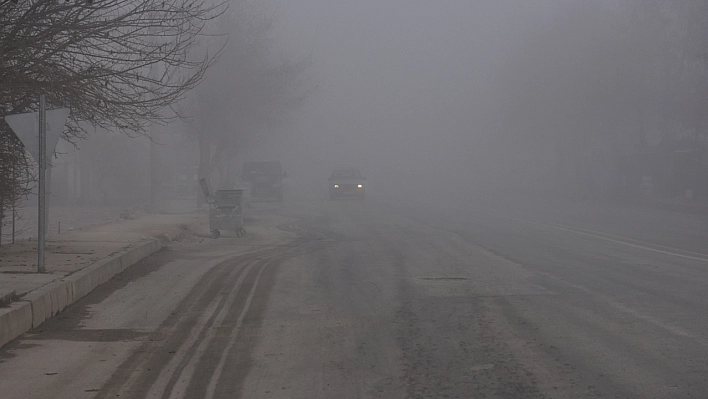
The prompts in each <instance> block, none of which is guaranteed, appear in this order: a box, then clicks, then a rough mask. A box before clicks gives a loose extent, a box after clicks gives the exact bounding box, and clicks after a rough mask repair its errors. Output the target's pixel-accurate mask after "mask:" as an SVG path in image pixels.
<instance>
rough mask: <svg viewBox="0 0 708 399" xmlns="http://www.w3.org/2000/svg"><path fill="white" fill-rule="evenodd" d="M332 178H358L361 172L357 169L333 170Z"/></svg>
mask: <svg viewBox="0 0 708 399" xmlns="http://www.w3.org/2000/svg"><path fill="white" fill-rule="evenodd" d="M332 178H333V179H359V178H361V172H359V171H358V170H335V171H334V172H332Z"/></svg>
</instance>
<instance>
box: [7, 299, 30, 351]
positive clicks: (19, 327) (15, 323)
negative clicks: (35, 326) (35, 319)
mask: <svg viewBox="0 0 708 399" xmlns="http://www.w3.org/2000/svg"><path fill="white" fill-rule="evenodd" d="M30 328H32V305H31V304H30V303H29V302H27V301H20V302H14V303H12V304H10V306H8V307H7V308H3V309H0V346H3V345H5V344H6V343H8V342H10V341H12V340H13V339H15V338H17V337H19V336H20V335H21V334H23V333H25V332H26V331H29V329H30Z"/></svg>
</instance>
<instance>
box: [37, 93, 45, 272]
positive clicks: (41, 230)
mask: <svg viewBox="0 0 708 399" xmlns="http://www.w3.org/2000/svg"><path fill="white" fill-rule="evenodd" d="M46 169H47V114H46V97H45V95H44V94H40V95H39V204H38V205H39V215H38V216H39V223H38V225H37V233H38V234H37V236H38V238H37V272H39V273H44V272H45V271H46V270H45V268H44V239H45V238H46V234H47V230H46V229H45V223H46V220H45V218H46V217H47V214H46V212H45V209H44V206H45V198H44V197H45V195H46V191H47V187H46V186H47V182H46V181H45V180H46V172H47V170H46Z"/></svg>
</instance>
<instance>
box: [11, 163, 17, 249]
mask: <svg viewBox="0 0 708 399" xmlns="http://www.w3.org/2000/svg"><path fill="white" fill-rule="evenodd" d="M16 175H17V170H16V169H15V162H12V178H13V179H14V178H15V176H16ZM15 190H16V187H15V185H14V184H13V185H12V243H13V244H14V243H15V203H16V202H17V192H16V191H15Z"/></svg>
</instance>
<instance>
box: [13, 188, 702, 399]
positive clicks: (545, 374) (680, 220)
mask: <svg viewBox="0 0 708 399" xmlns="http://www.w3.org/2000/svg"><path fill="white" fill-rule="evenodd" d="M248 225H249V227H248V231H249V235H248V236H247V237H245V238H241V239H237V238H235V237H231V236H228V235H225V236H222V238H220V239H218V240H209V239H205V238H203V237H202V236H201V235H200V233H205V232H206V230H205V231H204V232H195V234H194V235H192V236H187V237H186V238H185V239H184V240H183V241H182V242H180V243H177V244H175V245H173V246H171V247H170V248H169V249H167V250H164V251H162V252H160V253H158V254H155V255H153V256H151V257H149V258H147V259H146V260H144V261H143V262H141V263H139V264H137V265H135V266H133V267H131V268H129V269H128V270H126V271H125V272H124V273H122V274H121V275H119V276H118V277H117V278H115V279H113V280H112V281H111V282H109V283H107V284H106V285H104V286H102V287H100V288H99V289H97V290H96V291H94V292H93V293H92V294H91V295H89V296H88V297H86V298H84V299H83V300H82V301H80V302H78V303H77V304H75V305H74V306H72V307H71V308H69V309H68V310H66V311H65V312H63V313H61V314H60V315H59V316H57V317H55V318H54V319H52V320H51V321H49V322H47V323H45V324H44V325H43V326H41V328H40V329H38V330H35V331H32V332H31V333H29V334H26V335H25V336H23V337H22V338H20V339H18V340H17V341H15V342H14V343H12V344H11V345H9V346H8V347H6V348H5V349H4V350H3V351H2V352H0V392H1V394H0V396H1V397H2V398H116V397H121V398H144V397H145V398H303V399H304V398H706V397H708V289H707V287H708V249H706V246H705V245H704V243H705V242H708V241H706V239H707V238H708V237H707V236H708V222H707V221H706V220H705V219H702V218H700V217H697V216H687V215H680V214H671V213H662V212H656V211H647V210H641V211H639V210H632V209H617V208H609V207H603V206H599V205H588V204H584V205H577V204H576V205H567V204H544V203H539V204H527V205H524V206H516V207H512V206H509V205H508V204H507V205H502V204H489V203H488V204H482V205H479V204H477V205H472V204H458V205H456V206H453V205H448V206H445V207H443V206H438V207H436V208H434V209H433V208H431V207H430V206H426V205H425V204H420V205H417V206H401V205H395V206H394V205H391V204H385V203H379V202H376V201H367V202H357V201H335V202H327V201H309V202H303V201H301V202H296V201H293V202H286V203H285V204H284V205H282V206H277V205H274V204H273V205H270V204H261V205H259V206H257V207H255V208H254V209H253V210H252V216H251V217H250V219H249V223H248Z"/></svg>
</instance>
